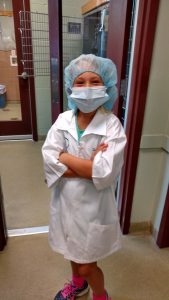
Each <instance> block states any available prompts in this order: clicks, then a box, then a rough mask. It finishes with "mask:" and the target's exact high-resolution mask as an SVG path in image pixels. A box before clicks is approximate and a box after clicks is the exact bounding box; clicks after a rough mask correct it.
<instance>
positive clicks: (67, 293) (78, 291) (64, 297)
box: [54, 281, 89, 300]
mask: <svg viewBox="0 0 169 300" xmlns="http://www.w3.org/2000/svg"><path fill="white" fill-rule="evenodd" d="M88 290H89V285H88V283H87V281H84V284H83V286H82V287H77V286H75V285H73V283H72V282H70V283H66V284H65V285H64V288H63V289H62V290H61V291H59V292H58V293H57V294H56V296H55V298H54V300H74V298H75V297H79V296H83V295H85V294H86V293H87V292H88Z"/></svg>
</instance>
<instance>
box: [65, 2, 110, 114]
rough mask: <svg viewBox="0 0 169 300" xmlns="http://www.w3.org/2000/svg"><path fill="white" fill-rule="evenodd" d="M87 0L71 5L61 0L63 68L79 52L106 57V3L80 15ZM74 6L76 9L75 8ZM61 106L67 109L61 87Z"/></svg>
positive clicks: (107, 11)
mask: <svg viewBox="0 0 169 300" xmlns="http://www.w3.org/2000/svg"><path fill="white" fill-rule="evenodd" d="M86 2H87V1H85V0H81V1H78V2H77V0H74V1H73V0H72V1H71V6H70V4H69V3H68V1H66V0H63V1H62V4H63V10H62V14H63V15H62V25H63V32H62V40H63V68H65V67H66V66H67V65H68V64H69V62H70V61H71V60H72V59H74V58H76V57H78V56H79V55H80V54H82V53H84V54H88V53H93V54H95V55H98V56H101V57H106V47H107V33H108V13H109V10H108V4H106V5H102V6H99V7H97V5H96V8H94V9H93V10H92V11H90V12H88V13H86V14H84V15H82V12H81V8H82V6H83V5H84V4H86ZM75 7H76V9H75ZM63 107H64V110H67V97H66V94H65V90H64V87H63Z"/></svg>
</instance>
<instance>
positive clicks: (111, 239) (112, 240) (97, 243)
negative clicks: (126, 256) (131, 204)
mask: <svg viewBox="0 0 169 300" xmlns="http://www.w3.org/2000/svg"><path fill="white" fill-rule="evenodd" d="M120 240H121V231H120V226H119V221H118V219H115V220H114V222H113V223H112V224H109V225H100V224H95V223H90V224H89V229H88V234H87V244H86V248H87V249H86V250H87V251H86V252H87V253H88V255H89V256H90V257H91V258H92V259H93V260H97V259H99V258H102V257H104V256H107V255H109V254H111V253H112V252H114V251H116V250H118V249H119V248H120Z"/></svg>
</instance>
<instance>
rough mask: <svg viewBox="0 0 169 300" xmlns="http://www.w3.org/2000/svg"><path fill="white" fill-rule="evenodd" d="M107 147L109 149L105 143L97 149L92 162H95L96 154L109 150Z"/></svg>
mask: <svg viewBox="0 0 169 300" xmlns="http://www.w3.org/2000/svg"><path fill="white" fill-rule="evenodd" d="M107 147H108V144H104V143H102V144H100V145H99V146H98V147H97V148H96V150H95V151H93V153H92V156H91V160H93V159H94V158H95V156H96V154H97V153H98V152H99V151H101V152H104V151H106V150H107Z"/></svg>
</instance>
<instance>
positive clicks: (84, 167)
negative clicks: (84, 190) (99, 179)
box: [59, 144, 108, 179]
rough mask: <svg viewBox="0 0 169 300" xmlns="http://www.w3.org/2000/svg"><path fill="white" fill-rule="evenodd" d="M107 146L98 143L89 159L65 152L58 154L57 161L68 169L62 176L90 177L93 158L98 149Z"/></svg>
mask: <svg viewBox="0 0 169 300" xmlns="http://www.w3.org/2000/svg"><path fill="white" fill-rule="evenodd" d="M107 147H108V145H107V144H100V145H99V146H98V147H97V148H96V150H95V151H94V152H93V154H92V157H91V159H90V160H88V159H83V158H79V157H76V156H74V155H72V154H69V153H67V152H63V153H61V154H60V156H59V161H60V162H61V163H63V164H64V165H66V166H67V167H68V170H67V171H66V172H65V173H64V175H63V176H64V177H82V178H87V179H91V178H92V165H93V159H94V157H95V156H96V154H97V153H98V152H99V151H102V152H104V151H106V149H107Z"/></svg>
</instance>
